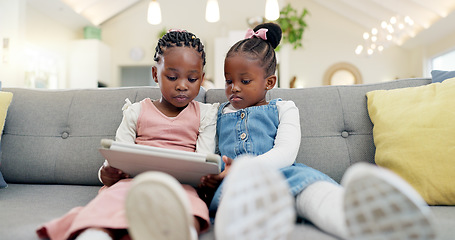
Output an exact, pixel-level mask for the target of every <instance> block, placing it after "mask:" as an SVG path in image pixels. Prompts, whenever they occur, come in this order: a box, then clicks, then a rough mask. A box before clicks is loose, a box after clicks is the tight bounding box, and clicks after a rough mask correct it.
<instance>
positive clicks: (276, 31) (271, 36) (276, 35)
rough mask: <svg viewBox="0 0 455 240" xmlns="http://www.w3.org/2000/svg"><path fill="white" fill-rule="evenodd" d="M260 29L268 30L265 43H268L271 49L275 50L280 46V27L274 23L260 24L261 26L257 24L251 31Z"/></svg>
mask: <svg viewBox="0 0 455 240" xmlns="http://www.w3.org/2000/svg"><path fill="white" fill-rule="evenodd" d="M261 28H266V29H268V31H267V40H265V41H267V42H269V43H270V44H271V45H272V47H273V48H274V49H275V48H276V47H278V45H279V44H280V41H281V35H282V31H281V27H280V25H278V24H276V23H262V24H259V25H257V26H256V27H255V28H254V29H253V31H255V32H256V31H257V30H259V29H261Z"/></svg>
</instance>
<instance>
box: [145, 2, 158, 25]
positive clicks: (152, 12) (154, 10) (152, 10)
mask: <svg viewBox="0 0 455 240" xmlns="http://www.w3.org/2000/svg"><path fill="white" fill-rule="evenodd" d="M147 22H148V23H150V24H153V25H157V24H160V23H161V9H160V3H158V1H156V0H152V1H151V2H150V3H149V9H148V12H147Z"/></svg>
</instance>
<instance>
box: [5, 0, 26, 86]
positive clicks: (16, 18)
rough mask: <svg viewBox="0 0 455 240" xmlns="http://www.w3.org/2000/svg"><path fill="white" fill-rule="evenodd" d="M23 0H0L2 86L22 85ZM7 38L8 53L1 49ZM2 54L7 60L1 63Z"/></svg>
mask: <svg viewBox="0 0 455 240" xmlns="http://www.w3.org/2000/svg"><path fill="white" fill-rule="evenodd" d="M25 6H26V5H25V0H17V1H0V81H2V87H9V86H22V82H21V81H20V80H22V79H24V71H23V69H24V67H23V65H22V64H21V62H22V48H23V45H24V35H25V33H24V26H25ZM4 38H7V39H9V47H8V53H6V51H5V52H4V50H3V39H4ZM3 54H8V55H9V62H8V63H3V61H2V60H1V59H2V57H3Z"/></svg>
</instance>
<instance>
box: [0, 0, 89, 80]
mask: <svg viewBox="0 0 455 240" xmlns="http://www.w3.org/2000/svg"><path fill="white" fill-rule="evenodd" d="M4 37H10V38H11V40H10V45H11V49H10V56H11V63H10V64H8V65H5V64H2V65H1V67H0V80H1V81H2V85H3V87H31V85H33V83H31V82H30V78H29V77H28V76H29V74H25V72H28V73H30V72H43V71H44V72H49V74H50V77H47V76H46V78H47V79H48V80H49V81H48V82H47V84H48V85H47V87H49V88H65V87H66V80H67V71H68V70H67V68H68V67H67V63H68V54H69V51H68V46H69V44H70V42H71V41H73V40H75V39H78V38H81V37H82V29H81V30H78V31H74V30H73V29H70V28H68V27H66V26H64V25H62V24H61V23H60V22H59V21H57V20H55V19H51V18H49V17H48V16H46V15H44V14H42V13H41V12H39V11H37V10H35V9H34V8H32V7H31V6H29V5H28V4H26V1H25V0H17V1H0V39H3V38H4ZM0 64H1V63H0Z"/></svg>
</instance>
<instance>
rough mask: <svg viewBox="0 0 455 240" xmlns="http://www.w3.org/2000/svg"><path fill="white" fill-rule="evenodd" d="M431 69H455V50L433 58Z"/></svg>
mask: <svg viewBox="0 0 455 240" xmlns="http://www.w3.org/2000/svg"><path fill="white" fill-rule="evenodd" d="M431 69H433V70H443V71H453V70H455V50H454V51H451V52H448V53H446V54H443V55H440V56H437V57H435V58H433V59H431Z"/></svg>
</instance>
